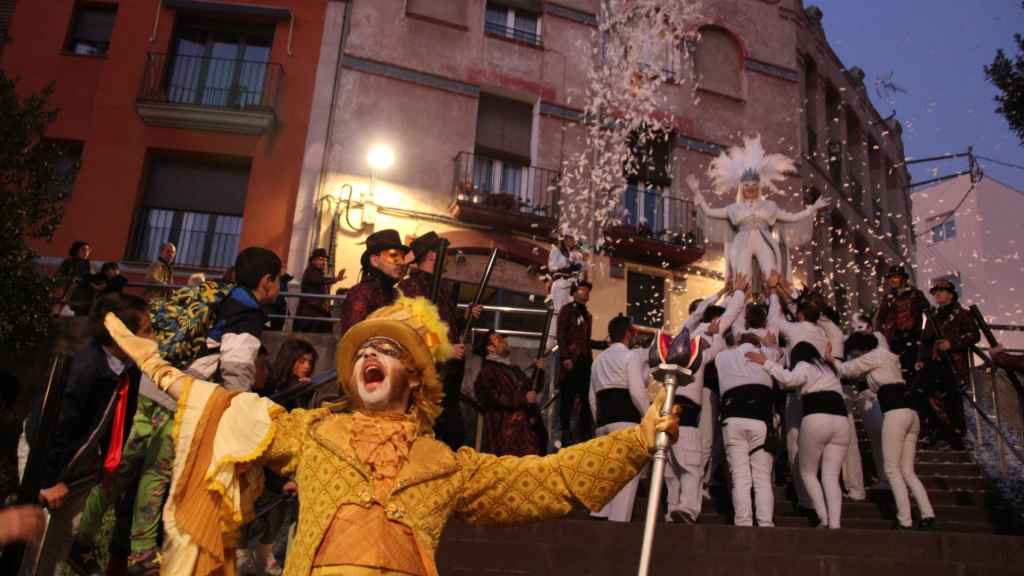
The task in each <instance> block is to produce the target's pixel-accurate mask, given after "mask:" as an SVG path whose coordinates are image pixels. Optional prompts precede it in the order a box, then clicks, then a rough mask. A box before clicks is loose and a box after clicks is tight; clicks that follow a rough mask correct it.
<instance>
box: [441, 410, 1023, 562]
mask: <svg viewBox="0 0 1024 576" xmlns="http://www.w3.org/2000/svg"><path fill="white" fill-rule="evenodd" d="M858 428H860V423H859V422H858ZM859 436H860V440H861V444H860V446H861V454H862V459H863V463H864V466H865V468H866V470H865V477H866V478H867V479H870V478H871V476H873V475H874V465H873V462H872V458H871V446H870V444H869V443H868V441H867V438H866V435H865V434H864V432H863V430H859ZM917 462H918V464H917V467H916V469H917V472H918V476H919V477H920V478H921V480H922V482H924V484H925V487H926V488H927V490H928V496H929V498H930V499H931V502H932V505H933V507H934V508H935V512H936V523H935V527H934V529H933V530H931V531H928V532H921V531H895V530H893V526H894V523H895V518H896V507H895V504H894V502H893V499H892V494H891V493H890V492H889V491H887V490H869V491H868V497H867V499H866V500H865V501H863V502H853V501H851V500H844V502H843V513H842V524H843V528H842V529H841V530H823V529H816V528H812V527H811V525H810V521H809V520H808V518H807V516H806V515H805V513H804V512H803V511H801V510H800V509H798V508H797V507H796V506H794V505H793V503H792V502H791V501H790V500H789V498H788V497H787V495H786V491H785V489H784V488H783V487H781V486H777V487H776V494H775V496H776V498H775V523H776V528H772V529H761V528H738V527H734V526H731V525H730V524H731V522H732V509H731V504H730V502H729V495H728V489H727V488H726V487H725V486H718V487H715V488H713V490H712V500H711V501H707V500H706V501H705V502H704V509H703V511H702V514H701V516H700V518H699V521H698V523H697V524H696V525H689V526H687V525H677V524H667V523H660V524H659V525H658V537H657V539H656V541H655V546H654V562H653V564H652V569H651V574H654V575H661V574H664V575H669V574H673V575H675V574H687V575H688V576H689V575H691V574H696V575H705V574H706V575H730V576H731V575H746V574H750V575H752V576H753V575H755V574H756V575H757V576H770V575H798V576H804V575H806V576H848V575H853V576H859V575H864V576H886V575H889V574H892V575H897V574H899V575H905V574H914V573H920V574H922V576H925V575H926V576H943V575H947V574H948V575H957V576H967V575H973V574H978V575H982V574H984V575H1003V574H1007V575H1009V574H1019V575H1024V538H1021V537H1019V536H1015V535H1014V534H1016V533H1019V526H1017V524H1016V523H1015V522H1014V516H1013V514H1012V513H1011V512H1010V511H1009V510H1008V509H1006V508H1005V507H1004V506H1003V505H1002V504H1001V502H1000V500H999V497H998V495H997V494H996V493H995V491H994V489H993V487H992V485H991V482H990V481H989V480H988V479H987V478H986V477H985V476H984V475H983V474H982V471H981V469H980V468H979V466H978V465H977V464H976V463H975V462H974V460H973V458H972V456H971V454H970V453H968V452H965V451H954V450H927V449H922V450H919V451H918V453H917ZM647 486H648V483H647V482H646V481H642V482H641V489H640V492H639V495H638V498H637V502H636V508H635V509H634V515H633V521H632V522H630V523H623V524H619V523H612V522H602V521H595V520H590V519H589V518H588V516H587V513H586V511H585V510H582V509H580V510H576V511H574V512H573V513H572V514H571V515H570V517H569V518H566V519H561V520H553V521H547V522H541V523H537V524H530V525H524V526H516V527H477V526H469V525H466V524H462V523H458V522H455V523H452V524H451V525H450V526H449V527H448V529H447V530H446V531H445V534H444V536H443V538H442V543H441V547H440V549H439V551H438V566H439V568H440V572H441V574H444V575H446V576H468V575H470V574H473V575H477V574H488V575H511V574H530V575H538V576H540V575H551V576H556V575H557V576H563V575H567V574H571V575H595V576H597V575H605V574H608V575H611V574H615V575H623V574H634V573H636V567H637V562H638V560H639V555H640V545H641V541H642V539H643V518H644V512H645V508H646V501H645V498H643V497H642V496H641V495H645V494H646V493H647ZM662 508H664V501H663V502H662ZM916 516H917V512H916V509H915V517H916Z"/></svg>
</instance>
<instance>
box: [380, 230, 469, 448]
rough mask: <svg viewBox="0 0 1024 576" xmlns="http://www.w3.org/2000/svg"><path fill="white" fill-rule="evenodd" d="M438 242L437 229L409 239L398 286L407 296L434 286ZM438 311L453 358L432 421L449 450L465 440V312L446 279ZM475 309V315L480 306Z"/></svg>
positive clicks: (444, 371) (427, 293)
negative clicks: (437, 412) (405, 269)
mask: <svg viewBox="0 0 1024 576" xmlns="http://www.w3.org/2000/svg"><path fill="white" fill-rule="evenodd" d="M440 245H441V237H440V236H438V235H437V233H436V232H427V233H426V234H423V235H422V236H420V237H419V238H417V239H415V240H413V241H412V244H411V245H410V246H409V248H410V252H409V254H407V255H406V259H405V260H406V263H407V264H408V265H409V275H408V276H406V277H405V280H402V281H401V282H399V283H398V289H399V291H401V292H402V294H403V295H405V296H408V297H410V298H415V297H417V296H422V297H424V298H430V291H431V289H432V288H433V285H434V264H435V263H436V262H437V250H438V247H439V246H440ZM436 304H437V311H438V313H439V314H440V315H441V319H442V320H444V321H445V322H447V323H448V340H449V341H450V342H451V343H452V350H453V352H452V358H451V359H450V360H448V361H447V362H445V363H444V364H443V367H442V376H443V378H444V400H442V401H441V415H440V416H438V418H437V421H436V422H435V423H434V434H435V435H436V436H437V439H438V440H441V441H442V442H444V443H445V444H447V445H448V446H449V447H450V448H451V449H452V450H458V449H459V447H461V446H462V444H463V443H464V441H465V435H466V428H465V425H464V423H463V421H462V411H461V410H460V409H459V397H460V396H461V395H462V376H463V374H464V372H465V354H466V350H465V346H463V345H462V344H460V343H459V334H461V332H462V326H463V324H464V321H465V319H466V317H467V315H468V312H467V313H466V314H458V313H457V309H456V307H455V298H454V295H453V294H452V291H451V285H450V284H449V283H448V282H442V283H441V289H440V292H439V293H438V296H437V302H436ZM481 308H482V307H479V306H478V307H477V308H476V309H475V310H474V312H473V313H474V314H475V315H476V316H479V315H480V309H481Z"/></svg>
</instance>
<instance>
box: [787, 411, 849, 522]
mask: <svg viewBox="0 0 1024 576" xmlns="http://www.w3.org/2000/svg"><path fill="white" fill-rule="evenodd" d="M849 443H850V422H849V420H848V419H847V417H846V416H836V415H834V414H809V415H807V416H804V418H803V421H802V422H801V423H800V442H799V444H800V448H799V449H800V458H799V462H800V476H801V477H802V479H803V481H804V487H805V488H807V495H808V496H810V497H811V503H812V504H813V505H814V511H815V512H816V513H817V514H818V518H819V519H821V521H822V522H825V521H827V522H828V527H829V528H839V518H840V515H841V513H842V508H843V490H842V488H840V486H839V472H840V470H841V469H842V467H843V461H844V460H846V450H847V447H848V446H849ZM819 467H820V468H821V481H820V482H819V481H818V468H819Z"/></svg>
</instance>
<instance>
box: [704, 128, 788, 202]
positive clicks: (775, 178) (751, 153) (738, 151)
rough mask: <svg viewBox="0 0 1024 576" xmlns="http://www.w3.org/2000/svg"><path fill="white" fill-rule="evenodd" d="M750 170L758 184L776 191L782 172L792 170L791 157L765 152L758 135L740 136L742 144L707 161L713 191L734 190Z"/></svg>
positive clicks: (723, 192) (784, 173) (784, 176)
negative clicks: (752, 136)
mask: <svg viewBox="0 0 1024 576" xmlns="http://www.w3.org/2000/svg"><path fill="white" fill-rule="evenodd" d="M748 171H753V172H754V173H755V174H757V176H759V178H760V180H761V185H762V186H767V187H768V189H770V190H772V191H775V192H777V191H778V188H776V187H775V184H776V182H781V181H782V180H785V178H786V174H787V173H790V172H795V171H796V164H794V163H793V160H792V159H790V158H789V157H787V156H784V155H782V154H765V153H764V146H762V145H761V136H755V137H754V138H743V146H742V147H741V146H733V147H732V148H729V149H728V150H727V151H725V152H722V153H721V154H719V155H718V157H717V158H715V159H714V160H712V161H711V167H710V168H709V170H708V174H709V175H710V176H711V183H712V185H713V186H714V191H715V194H718V195H722V194H725V193H727V192H730V191H733V192H735V191H737V189H738V187H739V184H740V181H741V180H742V179H743V174H744V173H745V172H748Z"/></svg>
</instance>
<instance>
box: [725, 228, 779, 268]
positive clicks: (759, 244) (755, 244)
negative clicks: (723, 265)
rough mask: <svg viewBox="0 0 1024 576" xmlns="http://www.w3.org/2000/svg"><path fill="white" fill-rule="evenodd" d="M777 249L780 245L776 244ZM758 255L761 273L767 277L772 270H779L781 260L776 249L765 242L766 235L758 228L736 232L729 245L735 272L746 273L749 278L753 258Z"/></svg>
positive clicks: (730, 262)
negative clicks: (776, 256)
mask: <svg viewBox="0 0 1024 576" xmlns="http://www.w3.org/2000/svg"><path fill="white" fill-rule="evenodd" d="M776 249H778V247H777V246H776ZM754 257H757V263H758V265H759V267H760V268H761V275H762V276H764V277H765V278H767V277H768V275H769V274H770V273H771V271H772V270H778V271H780V272H781V269H780V268H779V261H778V260H777V259H776V258H775V251H773V250H772V246H771V245H770V244H768V242H765V239H764V236H762V235H761V232H760V231H758V230H743V231H741V232H739V233H738V234H736V237H735V238H733V241H732V243H731V245H730V246H729V265H728V268H730V269H731V270H732V272H733V274H736V273H740V274H745V275H746V276H747V277H748V278H749V277H750V272H751V271H752V270H753V268H754V263H753V259H754Z"/></svg>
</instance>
